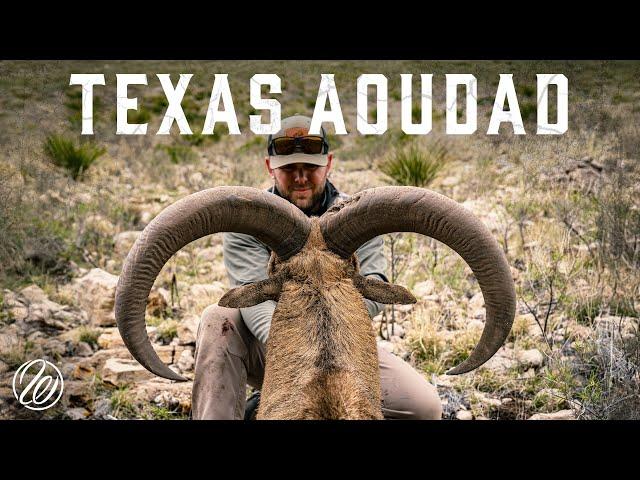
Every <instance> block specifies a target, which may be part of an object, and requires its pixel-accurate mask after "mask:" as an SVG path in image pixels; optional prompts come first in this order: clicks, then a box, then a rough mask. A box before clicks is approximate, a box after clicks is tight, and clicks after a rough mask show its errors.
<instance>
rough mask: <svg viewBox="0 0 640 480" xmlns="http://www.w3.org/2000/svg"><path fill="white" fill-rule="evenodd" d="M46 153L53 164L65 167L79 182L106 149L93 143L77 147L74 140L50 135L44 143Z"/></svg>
mask: <svg viewBox="0 0 640 480" xmlns="http://www.w3.org/2000/svg"><path fill="white" fill-rule="evenodd" d="M44 151H45V153H46V154H47V155H48V156H49V157H50V158H51V160H53V163H55V164H56V165H58V166H60V167H64V168H65V169H66V170H67V171H68V172H69V173H70V174H71V177H72V178H73V179H74V180H77V179H78V178H79V177H81V176H82V174H83V172H85V171H86V170H87V169H88V168H89V167H90V166H91V164H92V163H93V162H94V161H95V160H96V159H97V158H98V157H99V156H100V155H103V154H104V153H105V152H106V149H105V148H103V147H98V146H96V145H94V144H91V143H81V144H80V145H78V146H76V145H75V143H74V142H73V140H70V139H68V138H65V137H62V136H60V135H50V136H48V137H47V139H46V141H45V143H44Z"/></svg>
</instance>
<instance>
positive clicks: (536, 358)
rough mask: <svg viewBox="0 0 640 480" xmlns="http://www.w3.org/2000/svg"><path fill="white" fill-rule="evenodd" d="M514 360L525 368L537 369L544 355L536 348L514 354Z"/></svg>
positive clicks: (542, 361)
mask: <svg viewBox="0 0 640 480" xmlns="http://www.w3.org/2000/svg"><path fill="white" fill-rule="evenodd" d="M516 358H517V359H518V362H519V363H520V364H521V365H522V366H523V367H525V368H538V367H541V366H542V364H543V363H544V355H543V354H542V352H541V351H540V350H538V349H537V348H532V349H530V350H520V351H518V352H517V353H516Z"/></svg>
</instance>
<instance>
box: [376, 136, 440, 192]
mask: <svg viewBox="0 0 640 480" xmlns="http://www.w3.org/2000/svg"><path fill="white" fill-rule="evenodd" d="M446 155H447V151H446V149H445V148H444V147H442V146H440V145H436V146H434V147H433V148H430V149H428V150H422V149H419V148H418V147H415V146H412V147H410V148H408V149H401V150H396V152H395V153H394V154H393V155H392V156H391V157H390V158H389V159H387V160H386V161H384V162H383V163H382V164H381V165H380V170H381V171H382V173H384V174H385V175H387V176H388V177H390V178H391V180H392V181H393V183H395V184H397V185H410V186H414V187H426V186H427V185H429V184H430V183H431V182H432V181H433V180H434V178H435V177H436V175H438V173H439V172H440V170H442V167H443V166H444V163H445V159H446Z"/></svg>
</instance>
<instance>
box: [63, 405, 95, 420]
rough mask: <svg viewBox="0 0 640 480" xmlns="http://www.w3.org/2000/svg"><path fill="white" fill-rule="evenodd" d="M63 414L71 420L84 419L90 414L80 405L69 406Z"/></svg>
mask: <svg viewBox="0 0 640 480" xmlns="http://www.w3.org/2000/svg"><path fill="white" fill-rule="evenodd" d="M64 414H65V416H66V417H68V418H69V419H71V420H84V419H85V418H87V417H88V416H89V415H90V413H89V410H87V409H86V408H82V407H79V408H70V409H69V410H67V411H66V412H64Z"/></svg>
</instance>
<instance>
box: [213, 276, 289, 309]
mask: <svg viewBox="0 0 640 480" xmlns="http://www.w3.org/2000/svg"><path fill="white" fill-rule="evenodd" d="M281 289H282V281H281V280H280V278H278V277H272V278H268V279H266V280H262V281H260V282H256V283H252V284H250V285H243V286H241V287H237V288H233V289H231V290H229V291H228V292H227V293H225V294H224V295H223V296H222V298H221V299H220V300H219V301H218V305H220V306H221V307H229V308H244V307H253V306H254V305H257V304H259V303H262V302H266V301H267V300H274V301H276V302H277V301H278V299H279V298H280V290H281Z"/></svg>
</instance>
